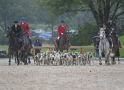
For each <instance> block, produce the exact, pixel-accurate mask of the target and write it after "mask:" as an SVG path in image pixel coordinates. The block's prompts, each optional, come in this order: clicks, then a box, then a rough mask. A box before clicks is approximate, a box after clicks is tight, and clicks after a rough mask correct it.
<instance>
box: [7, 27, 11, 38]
mask: <svg viewBox="0 0 124 90" xmlns="http://www.w3.org/2000/svg"><path fill="white" fill-rule="evenodd" d="M11 35H12V30H11V29H10V27H8V30H7V35H6V37H7V38H9V37H10V36H11Z"/></svg>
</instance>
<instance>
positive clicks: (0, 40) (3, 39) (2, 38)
mask: <svg viewBox="0 0 124 90" xmlns="http://www.w3.org/2000/svg"><path fill="white" fill-rule="evenodd" d="M7 41H8V39H7V37H6V36H5V34H4V33H3V32H0V44H1V45H6V44H7Z"/></svg>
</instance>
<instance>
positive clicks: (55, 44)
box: [54, 38, 57, 47]
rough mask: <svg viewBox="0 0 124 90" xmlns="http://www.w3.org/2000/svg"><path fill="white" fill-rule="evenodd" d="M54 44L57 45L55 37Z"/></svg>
mask: <svg viewBox="0 0 124 90" xmlns="http://www.w3.org/2000/svg"><path fill="white" fill-rule="evenodd" d="M54 46H55V47H57V43H56V38H55V39H54Z"/></svg>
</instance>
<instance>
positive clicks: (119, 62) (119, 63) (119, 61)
mask: <svg viewBox="0 0 124 90" xmlns="http://www.w3.org/2000/svg"><path fill="white" fill-rule="evenodd" d="M118 64H120V59H119V56H118Z"/></svg>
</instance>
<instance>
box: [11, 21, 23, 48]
mask: <svg viewBox="0 0 124 90" xmlns="http://www.w3.org/2000/svg"><path fill="white" fill-rule="evenodd" d="M11 29H12V30H13V31H14V35H15V37H17V39H18V42H19V43H21V45H20V46H21V49H22V50H24V46H23V45H24V40H23V35H22V32H21V30H22V29H21V26H20V25H18V21H14V25H13V26H12V27H11Z"/></svg>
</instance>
